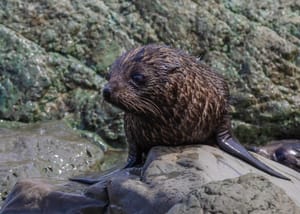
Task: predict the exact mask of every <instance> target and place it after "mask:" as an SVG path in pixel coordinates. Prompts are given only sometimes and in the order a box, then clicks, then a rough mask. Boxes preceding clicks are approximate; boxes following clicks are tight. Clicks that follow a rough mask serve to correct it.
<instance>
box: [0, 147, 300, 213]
mask: <svg viewBox="0 0 300 214" xmlns="http://www.w3.org/2000/svg"><path fill="white" fill-rule="evenodd" d="M259 158H260V159H261V160H262V161H264V162H266V163H267V164H268V165H270V166H271V167H273V168H274V169H276V170H278V171H280V172H281V173H284V174H285V175H287V176H288V177H289V178H291V181H286V180H282V179H278V178H274V177H272V176H269V175H267V174H265V173H263V172H261V171H259V170H257V169H255V168H253V167H252V166H250V165H248V164H246V163H244V162H242V161H240V160H238V159H236V158H234V157H232V156H230V155H228V154H226V153H224V152H222V151H221V150H219V149H217V148H214V147H210V146H192V147H176V148H166V147H155V148H153V149H152V150H151V152H150V154H149V156H148V158H147V161H146V164H145V166H144V169H143V170H142V174H140V171H139V170H137V169H134V168H131V169H126V170H121V171H118V172H116V173H114V174H112V175H111V176H110V177H109V178H106V179H103V180H102V182H99V183H97V184H94V185H92V186H86V187H85V188H84V190H83V185H79V184H77V183H74V182H71V183H66V182H65V183H60V184H51V183H50V181H40V180H30V181H28V180H23V181H21V182H19V183H18V184H17V185H16V186H15V187H14V189H13V191H12V192H11V194H10V195H9V196H8V198H7V200H6V202H5V204H4V205H3V208H2V210H1V212H0V213H1V214H5V213H16V214H18V213H22V212H24V211H26V213H35V212H41V211H44V213H76V212H81V213H191V212H192V213H216V212H223V213H235V212H236V213H249V212H255V213H295V214H296V213H299V211H300V208H299V207H300V200H299V197H298V193H299V190H300V189H299V188H300V177H299V173H297V172H296V171H294V170H292V169H289V168H287V167H285V166H283V165H280V164H278V163H276V162H273V161H271V160H268V159H265V158H263V157H259ZM58 198H60V199H61V200H60V203H56V202H57V201H58ZM29 201H30V203H28V202H29Z"/></svg>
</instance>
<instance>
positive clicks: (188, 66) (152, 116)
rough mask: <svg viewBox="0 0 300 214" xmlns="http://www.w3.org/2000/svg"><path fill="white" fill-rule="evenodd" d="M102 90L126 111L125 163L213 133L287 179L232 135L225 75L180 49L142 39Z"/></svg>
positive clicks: (202, 140) (253, 162)
mask: <svg viewBox="0 0 300 214" xmlns="http://www.w3.org/2000/svg"><path fill="white" fill-rule="evenodd" d="M103 96H104V99H105V100H106V101H107V102H109V103H111V104H113V105H115V106H117V107H119V108H120V109H122V110H124V112H125V115H124V124H125V134H126V137H127V141H128V144H129V155H128V161H127V164H126V166H125V168H127V167H134V166H137V165H140V164H142V163H143V157H144V156H145V155H146V154H147V153H148V151H149V150H150V149H151V148H152V147H153V146H158V145H164V146H177V145H189V144H203V143H206V142H208V141H210V140H211V139H214V140H215V142H217V145H218V146H219V147H220V148H221V149H223V150H224V151H226V152H228V153H230V154H232V155H233V156H236V157H238V158H240V159H242V160H244V161H246V162H248V163H250V164H251V165H253V166H255V167H256V168H258V169H260V170H262V171H264V172H266V173H268V174H270V175H273V176H276V177H278V178H282V179H286V180H290V179H289V178H287V177H286V176H284V175H282V174H280V173H278V172H276V171H274V170H273V169H271V168H270V167H268V166H267V165H266V164H264V163H262V162H261V161H259V160H258V159H256V158H254V157H253V156H252V155H251V154H250V153H249V152H248V151H247V150H246V149H245V148H244V147H243V146H242V145H241V144H240V143H239V142H238V140H237V139H235V138H234V137H233V135H232V132H231V118H230V115H229V89H228V86H227V84H226V82H225V80H224V79H223V78H222V77H221V76H220V75H219V74H217V73H216V72H214V71H213V70H212V69H211V68H209V67H207V66H205V65H203V64H201V63H199V61H198V60H197V59H196V58H195V57H193V56H190V55H188V54H186V53H185V52H183V51H181V50H177V49H172V48H170V47H168V46H163V45H146V46H142V47H138V48H135V49H132V50H130V51H128V52H126V53H124V54H123V55H122V56H120V57H119V58H118V59H117V60H116V61H115V62H114V63H113V65H112V66H111V69H110V73H109V80H108V83H107V84H106V85H105V87H104V89H103ZM72 180H75V181H79V182H83V183H91V184H92V183H95V182H97V180H93V179H87V178H82V179H80V178H78V179H76V178H75V179H72Z"/></svg>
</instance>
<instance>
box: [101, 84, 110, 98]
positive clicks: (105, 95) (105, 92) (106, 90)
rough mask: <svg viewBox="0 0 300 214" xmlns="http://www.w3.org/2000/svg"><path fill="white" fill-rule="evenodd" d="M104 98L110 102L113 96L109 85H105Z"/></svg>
mask: <svg viewBox="0 0 300 214" xmlns="http://www.w3.org/2000/svg"><path fill="white" fill-rule="evenodd" d="M102 94H103V97H104V99H105V100H109V99H110V96H111V88H110V87H109V85H105V86H104V88H103V91H102Z"/></svg>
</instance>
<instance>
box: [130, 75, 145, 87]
mask: <svg viewBox="0 0 300 214" xmlns="http://www.w3.org/2000/svg"><path fill="white" fill-rule="evenodd" d="M130 78H131V79H132V80H133V82H134V83H135V84H137V85H143V84H145V82H146V78H145V76H144V75H143V74H140V73H133V74H131V76H130Z"/></svg>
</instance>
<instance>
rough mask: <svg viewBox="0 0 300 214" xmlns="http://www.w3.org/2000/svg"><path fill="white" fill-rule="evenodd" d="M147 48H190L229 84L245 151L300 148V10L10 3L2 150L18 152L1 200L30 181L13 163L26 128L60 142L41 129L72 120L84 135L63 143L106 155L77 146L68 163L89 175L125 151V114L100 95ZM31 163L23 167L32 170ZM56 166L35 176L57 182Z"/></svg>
mask: <svg viewBox="0 0 300 214" xmlns="http://www.w3.org/2000/svg"><path fill="white" fill-rule="evenodd" d="M148 43H164V44H167V45H171V46H173V47H177V48H182V49H184V50H186V51H188V52H190V53H191V54H193V55H195V56H198V57H199V58H200V59H201V60H203V61H204V62H205V63H207V64H209V65H210V66H212V67H213V68H215V70H217V71H218V72H220V73H222V74H223V75H224V76H225V77H226V78H227V80H228V83H229V85H230V89H231V95H232V113H233V114H232V115H233V128H234V132H235V134H236V135H237V137H238V138H239V139H240V141H241V142H242V143H244V144H264V143H266V142H268V141H269V140H274V139H287V138H296V139H299V138H300V2H299V1H297V0H286V1H279V0H275V1H271V2H270V1H268V0H262V1H258V0H257V1H250V2H243V1H226V0H224V1H212V0H209V1H204V0H184V1H183V0H181V1H180V0H176V1H159V0H154V1H153V0H144V1H129V0H128V1H118V0H109V1H100V0H87V1H80V0H72V1H71V0H52V1H47V0H30V1H29V0H22V1H21V0H1V1H0V119H1V123H0V127H3V128H2V130H1V138H2V136H3V133H6V134H5V136H12V138H8V137H7V138H6V140H3V141H1V142H0V144H1V147H0V148H1V150H0V152H1V153H3V154H8V153H9V152H8V151H11V152H10V153H9V154H11V156H5V157H6V159H5V158H2V157H4V156H3V155H2V154H1V158H0V161H1V162H0V172H1V174H3V175H4V180H3V184H5V185H2V188H3V189H2V190H1V197H2V198H5V195H6V194H7V192H8V191H9V190H10V189H11V188H12V185H13V184H12V183H13V182H12V178H13V181H15V180H16V179H18V178H20V177H26V176H28V174H26V176H25V175H24V173H15V172H16V168H14V167H12V168H9V167H7V162H8V160H7V159H9V158H12V157H14V155H15V156H18V157H22V156H21V155H19V153H17V151H18V150H17V149H14V147H11V148H12V149H11V148H10V150H8V147H7V145H8V144H9V145H11V144H12V143H11V142H15V143H16V145H18V146H16V147H20V145H25V144H26V143H25V144H24V140H23V141H22V138H21V137H19V138H13V137H14V135H15V133H16V132H15V131H16V129H17V130H19V129H21V128H20V127H23V126H29V127H31V125H30V124H31V123H36V122H39V124H41V125H40V126H38V127H37V128H36V127H35V128H32V127H31V128H27V131H29V132H28V133H26V135H30V133H32V134H36V133H41V130H44V129H45V130H49V132H52V133H56V132H57V131H58V130H57V129H53V128H50V127H52V126H53V124H52V125H49V124H48V125H47V124H46V125H43V123H40V122H43V121H44V122H45V121H53V120H55V121H57V120H62V119H63V120H64V121H67V124H69V126H68V125H66V126H68V127H70V126H71V127H73V128H76V129H79V130H84V131H85V132H79V133H78V132H76V131H75V132H74V130H72V129H71V128H70V129H67V130H69V131H67V134H66V135H67V137H62V138H63V139H65V138H69V137H68V136H70V134H69V133H70V132H74V135H76V134H78V138H80V137H82V138H83V139H81V138H80V141H81V142H86V139H89V140H90V141H92V145H89V144H88V142H86V145H87V146H85V147H84V148H87V147H89V146H91V147H92V148H94V149H96V148H95V147H94V145H95V144H96V145H98V146H99V145H100V147H99V148H101V149H98V150H97V149H96V150H92V149H80V148H79V147H78V148H77V150H76V149H75V147H74V146H71V147H72V150H70V151H65V150H64V149H63V150H64V151H65V152H66V153H69V154H77V153H78V149H79V150H83V151H85V154H84V155H82V157H83V160H82V161H78V164H79V166H80V165H81V164H82V163H83V162H84V161H86V162H89V163H91V164H90V165H88V169H95V168H94V165H95V164H97V163H99V162H102V159H103V154H102V151H108V150H109V148H110V146H108V145H112V146H114V147H116V146H118V147H122V148H124V145H125V140H124V133H123V131H122V120H121V115H122V113H121V112H120V111H118V110H117V109H114V108H112V107H111V106H109V105H108V104H106V103H105V102H103V100H102V97H101V88H102V86H103V84H104V83H105V78H104V77H105V75H106V73H107V69H108V67H109V65H110V64H111V63H112V62H113V61H114V59H115V58H116V57H117V56H118V55H120V54H121V53H122V52H124V51H125V50H128V49H130V48H132V47H135V46H137V45H141V44H148ZM24 123H26V124H24ZM58 123H59V124H60V123H61V122H58ZM45 126H46V128H45ZM64 126H65V125H63V127H64ZM11 127H13V128H14V129H13V128H11ZM59 127H60V126H58V129H60V128H59ZM32 129H33V132H31V130H32ZM3 130H6V131H3ZM21 131H22V129H21V130H20V132H21ZM7 133H10V134H7ZM43 133H44V132H43V131H42V134H40V135H42V137H43V136H44V135H43ZM47 133H48V132H47ZM50 135H51V136H52V134H50ZM71 135H73V134H71ZM76 136H77V135H76ZM46 137H49V135H47V134H46ZM42 139H44V138H41V140H40V141H39V142H42V143H41V144H42V145H43V142H44V145H47V142H49V141H47V140H42ZM27 140H28V139H27ZM25 141H26V140H25ZM54 141H55V140H54ZM26 142H27V141H26ZM28 142H29V144H31V143H30V142H32V140H30V139H29V140H28ZM60 142H64V141H60ZM67 142H70V141H69V139H68V140H67ZM106 143H108V145H106ZM58 145H60V144H58ZM66 147H67V148H69V147H68V146H66ZM24 148H28V147H24ZM32 148H33V149H36V148H37V147H36V146H33V147H32ZM53 148H55V149H56V150H59V149H60V147H59V146H57V147H53ZM55 149H53V150H54V151H55ZM73 149H74V150H73ZM45 151H47V150H45ZM86 151H92V152H86ZM109 151H110V150H109ZM14 152H15V153H14ZM32 154H33V156H43V154H44V153H43V152H41V153H38V152H36V153H32ZM61 156H63V157H65V155H64V154H61ZM25 157H26V158H27V159H28V156H25ZM26 158H25V159H22V160H21V159H20V160H18V161H19V162H20V163H24V162H25V161H26ZM94 158H96V159H94ZM9 160H11V159H9ZM30 160H31V161H35V158H31V159H30ZM47 160H48V162H47V161H41V163H42V165H41V164H37V166H39V167H34V169H37V171H36V172H37V173H33V175H34V176H37V177H38V176H50V175H49V173H50V174H51V173H52V172H51V170H50V171H49V170H45V169H47V167H49V164H50V168H53V171H54V172H58V168H57V167H58V166H57V165H53V164H52V162H53V161H52V159H51V158H48V159H47ZM64 160H65V161H67V160H69V161H73V159H68V158H66V159H64ZM27 161H28V160H27ZM25 165H26V164H25ZM73 168H74V169H75V170H73V172H72V173H67V171H64V170H63V171H62V172H61V173H60V174H57V173H54V174H51V175H53V176H59V177H63V178H66V177H69V176H70V175H74V173H75V172H76V169H78V168H76V167H75V166H73ZM98 168H101V167H98ZM98 168H97V169H98ZM59 169H61V168H59ZM80 172H81V170H80ZM29 175H30V173H29ZM2 177H3V176H2Z"/></svg>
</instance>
